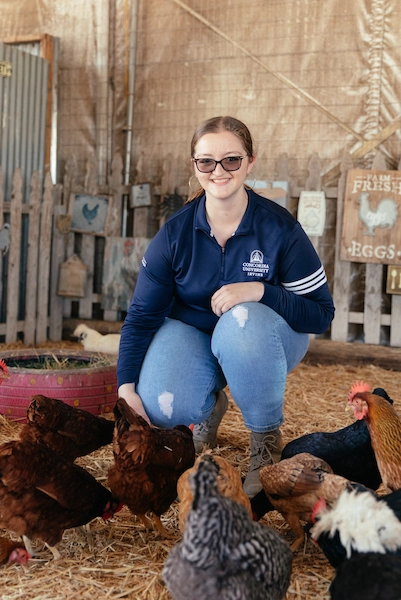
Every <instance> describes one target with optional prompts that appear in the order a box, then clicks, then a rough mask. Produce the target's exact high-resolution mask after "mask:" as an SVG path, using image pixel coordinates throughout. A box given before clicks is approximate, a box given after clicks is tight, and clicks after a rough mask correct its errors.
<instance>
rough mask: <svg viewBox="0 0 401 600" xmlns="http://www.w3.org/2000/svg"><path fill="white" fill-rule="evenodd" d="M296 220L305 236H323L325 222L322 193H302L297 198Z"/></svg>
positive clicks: (324, 200) (324, 203)
mask: <svg viewBox="0 0 401 600" xmlns="http://www.w3.org/2000/svg"><path fill="white" fill-rule="evenodd" d="M297 219H298V221H299V222H300V223H301V225H302V228H303V230H304V231H305V233H306V234H307V235H318V236H321V235H323V231H324V224H325V222H326V196H325V194H324V192H309V191H306V190H304V191H302V192H301V194H300V196H299V203H298V215H297Z"/></svg>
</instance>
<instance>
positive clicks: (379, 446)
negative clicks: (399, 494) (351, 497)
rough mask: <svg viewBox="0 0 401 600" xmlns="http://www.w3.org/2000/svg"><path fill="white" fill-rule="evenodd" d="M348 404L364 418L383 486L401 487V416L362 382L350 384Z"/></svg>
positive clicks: (355, 413) (357, 415)
mask: <svg viewBox="0 0 401 600" xmlns="http://www.w3.org/2000/svg"><path fill="white" fill-rule="evenodd" d="M348 404H349V406H351V408H352V410H353V411H354V416H355V418H356V419H358V420H361V419H365V421H366V425H367V427H368V430H369V434H370V438H371V441H372V448H373V451H374V453H375V456H376V461H377V466H378V468H379V471H380V475H381V478H382V480H383V484H384V486H385V487H386V488H387V489H388V490H393V491H394V490H397V489H399V488H401V419H400V417H399V416H398V414H397V413H396V411H395V409H394V408H393V406H392V405H391V404H389V403H388V402H386V400H384V399H383V398H381V397H380V396H377V395H376V394H372V393H371V392H370V388H369V384H367V383H364V382H362V381H360V382H359V381H358V382H356V383H355V384H354V385H353V386H352V388H351V391H350V393H349V397H348Z"/></svg>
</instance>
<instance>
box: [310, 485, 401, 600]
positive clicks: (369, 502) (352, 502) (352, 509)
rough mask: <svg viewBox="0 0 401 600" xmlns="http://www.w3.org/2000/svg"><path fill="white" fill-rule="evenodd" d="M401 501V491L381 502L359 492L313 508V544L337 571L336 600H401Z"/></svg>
mask: <svg viewBox="0 0 401 600" xmlns="http://www.w3.org/2000/svg"><path fill="white" fill-rule="evenodd" d="M400 499H401V490H397V491H396V492H393V493H392V494H388V495H387V496H382V497H380V496H377V494H375V493H374V492H373V491H371V490H369V489H367V488H365V489H363V487H362V486H357V487H356V489H355V490H353V491H349V490H344V491H343V492H342V493H341V495H340V496H339V498H338V500H337V502H336V503H335V504H334V505H333V506H332V507H331V508H327V507H325V502H324V501H322V500H320V501H319V502H318V503H317V506H315V507H314V510H313V515H314V519H315V520H316V523H315V525H314V526H313V527H312V529H311V531H310V533H311V536H312V539H314V540H315V541H316V543H317V544H318V545H319V547H320V548H321V550H322V551H323V552H324V554H325V556H326V558H327V559H328V560H329V562H330V564H331V565H332V566H333V567H334V568H335V569H336V575H335V577H334V579H333V581H332V582H331V585H330V595H331V596H330V597H331V598H332V600H343V599H344V598H346V599H347V600H382V599H383V598H386V600H399V599H400V598H401V522H400V520H399V516H400V515H399V512H400Z"/></svg>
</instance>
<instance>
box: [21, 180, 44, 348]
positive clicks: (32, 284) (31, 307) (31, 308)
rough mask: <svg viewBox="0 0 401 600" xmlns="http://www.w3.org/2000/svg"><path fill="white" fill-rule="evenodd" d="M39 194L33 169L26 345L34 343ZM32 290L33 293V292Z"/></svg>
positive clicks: (36, 299) (30, 199)
mask: <svg viewBox="0 0 401 600" xmlns="http://www.w3.org/2000/svg"><path fill="white" fill-rule="evenodd" d="M40 195H41V194H40V178H39V171H34V172H33V174H32V178H31V193H30V196H29V234H28V258H27V273H26V289H27V290H28V294H29V298H27V302H26V308H25V326H24V343H25V344H27V345H31V344H34V342H35V331H36V308H37V302H38V297H37V293H36V291H37V284H38V245H39V228H40ZM33 290H34V291H35V293H33Z"/></svg>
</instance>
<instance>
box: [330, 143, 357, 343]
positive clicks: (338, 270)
mask: <svg viewBox="0 0 401 600" xmlns="http://www.w3.org/2000/svg"><path fill="white" fill-rule="evenodd" d="M352 166H353V162H352V158H351V156H350V154H348V153H344V155H343V158H342V161H341V177H340V179H339V182H338V194H337V221H336V248H335V259H334V289H333V300H334V306H335V308H336V312H335V316H334V320H333V322H332V324H331V339H332V340H334V341H338V342H346V341H347V338H348V316H349V295H350V273H351V263H350V262H348V261H344V260H340V246H341V230H342V221H343V210H344V193H345V185H346V180H347V171H348V169H352Z"/></svg>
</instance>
